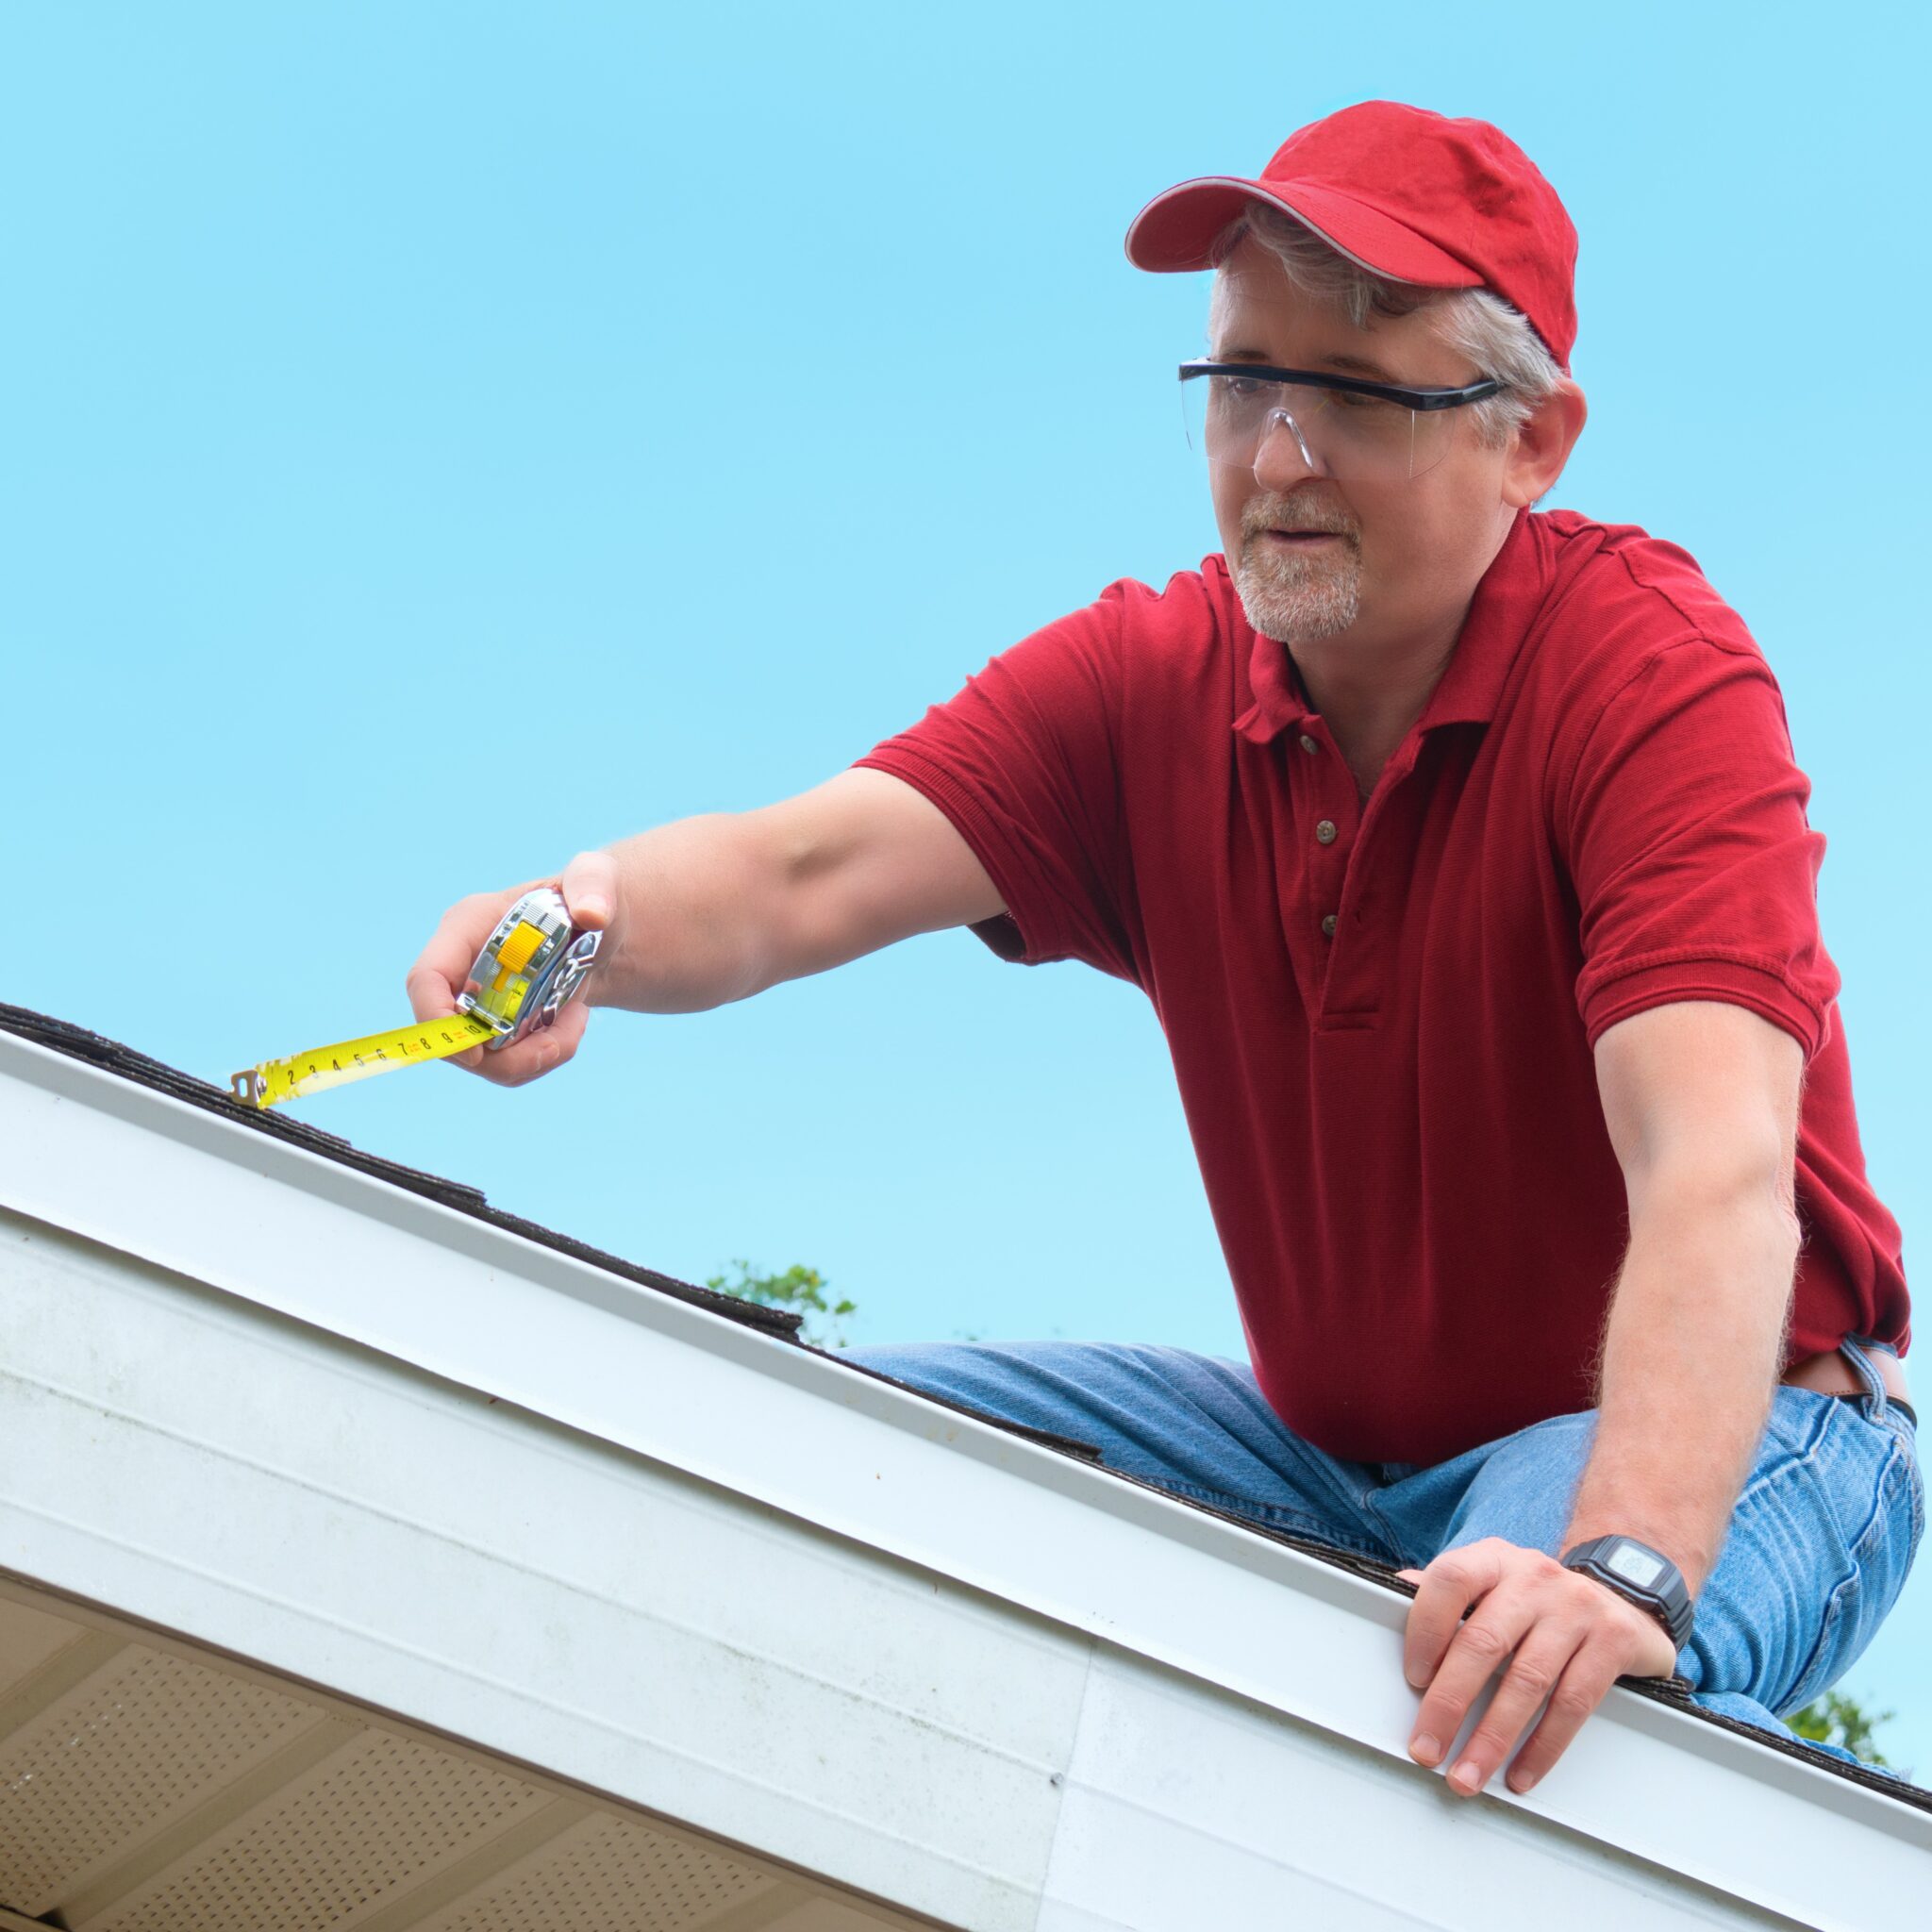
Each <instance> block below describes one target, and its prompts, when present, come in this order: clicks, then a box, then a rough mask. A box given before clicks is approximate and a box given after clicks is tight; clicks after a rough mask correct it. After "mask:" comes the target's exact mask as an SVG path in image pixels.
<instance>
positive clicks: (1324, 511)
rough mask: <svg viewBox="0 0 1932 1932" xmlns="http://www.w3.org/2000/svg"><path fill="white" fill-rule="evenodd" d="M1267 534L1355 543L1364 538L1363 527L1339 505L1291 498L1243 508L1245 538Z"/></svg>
mask: <svg viewBox="0 0 1932 1932" xmlns="http://www.w3.org/2000/svg"><path fill="white" fill-rule="evenodd" d="M1267 530H1294V531H1297V532H1304V533H1309V534H1313V533H1318V532H1319V533H1320V534H1322V535H1324V536H1330V537H1346V538H1347V539H1348V541H1350V542H1351V543H1354V542H1357V541H1359V539H1360V537H1361V526H1360V525H1358V524H1357V522H1356V520H1355V519H1354V518H1353V517H1352V516H1350V515H1349V514H1348V512H1347V511H1346V510H1344V509H1342V508H1341V507H1340V506H1339V505H1336V504H1325V503H1320V502H1317V501H1315V500H1314V499H1312V498H1306V499H1303V500H1302V501H1300V502H1297V501H1296V500H1295V498H1293V497H1291V496H1273V497H1268V496H1262V497H1257V498H1256V499H1255V500H1254V501H1253V502H1252V503H1248V504H1245V505H1243V506H1242V508H1241V535H1242V536H1243V537H1258V536H1260V535H1261V534H1262V533H1263V532H1264V531H1267Z"/></svg>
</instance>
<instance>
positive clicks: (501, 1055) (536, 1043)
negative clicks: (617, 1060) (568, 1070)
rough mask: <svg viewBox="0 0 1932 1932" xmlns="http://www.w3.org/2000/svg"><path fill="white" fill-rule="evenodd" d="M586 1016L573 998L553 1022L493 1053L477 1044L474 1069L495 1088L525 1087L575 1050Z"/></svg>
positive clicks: (587, 1009)
mask: <svg viewBox="0 0 1932 1932" xmlns="http://www.w3.org/2000/svg"><path fill="white" fill-rule="evenodd" d="M590 1018H591V1014H590V1008H588V1007H586V1006H585V1005H584V1004H583V1003H582V1002H581V1001H580V1000H573V1001H572V1002H571V1003H570V1005H569V1006H567V1007H565V1008H563V1010H562V1011H561V1012H560V1013H558V1017H557V1020H556V1022H555V1023H554V1024H551V1025H549V1026H544V1027H541V1028H540V1029H539V1030H538V1031H536V1032H534V1033H526V1034H525V1036H524V1037H523V1039H521V1040H519V1041H516V1042H515V1043H514V1044H513V1045H510V1046H506V1047H503V1048H501V1049H500V1050H498V1051H495V1052H491V1051H489V1050H487V1049H485V1048H483V1047H480V1046H479V1047H476V1048H475V1049H473V1050H474V1051H475V1054H476V1055H477V1058H478V1060H479V1065H478V1066H477V1069H476V1071H477V1072H478V1073H480V1074H482V1075H483V1077H484V1078H485V1079H486V1080H488V1081H489V1082H490V1083H491V1085H492V1086H495V1087H527V1086H528V1085H529V1083H530V1082H531V1081H532V1080H539V1079H541V1078H542V1076H543V1075H544V1074H549V1073H554V1072H555V1071H556V1070H557V1069H558V1067H560V1066H561V1065H562V1064H563V1063H564V1061H566V1060H567V1059H570V1058H572V1057H573V1056H574V1055H575V1053H576V1050H577V1045H578V1043H579V1041H582V1039H583V1037H584V1028H585V1027H586V1026H587V1025H588V1024H590ZM459 1058H461V1057H459Z"/></svg>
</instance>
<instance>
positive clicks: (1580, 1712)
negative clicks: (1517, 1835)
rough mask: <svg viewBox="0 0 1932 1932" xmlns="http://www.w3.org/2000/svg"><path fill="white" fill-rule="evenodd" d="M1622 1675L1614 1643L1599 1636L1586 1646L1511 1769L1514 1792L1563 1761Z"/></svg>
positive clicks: (1553, 1693)
mask: <svg viewBox="0 0 1932 1932" xmlns="http://www.w3.org/2000/svg"><path fill="white" fill-rule="evenodd" d="M1622 1674H1623V1670H1622V1658H1621V1657H1620V1654H1619V1652H1618V1650H1617V1647H1616V1645H1615V1644H1614V1643H1613V1642H1612V1641H1609V1640H1608V1639H1607V1638H1605V1637H1603V1636H1601V1635H1599V1636H1596V1637H1593V1638H1591V1639H1590V1640H1589V1641H1587V1642H1586V1643H1585V1644H1584V1645H1583V1647H1582V1649H1580V1650H1579V1651H1578V1652H1577V1653H1576V1655H1575V1656H1574V1657H1572V1658H1571V1659H1570V1662H1569V1664H1568V1666H1567V1667H1566V1668H1565V1669H1564V1671H1563V1673H1562V1674H1561V1675H1560V1676H1559V1677H1558V1678H1557V1683H1556V1688H1555V1689H1554V1690H1553V1691H1551V1692H1550V1703H1549V1707H1548V1709H1546V1710H1545V1711H1544V1712H1543V1721H1542V1723H1541V1724H1538V1725H1537V1727H1536V1729H1535V1730H1534V1731H1532V1732H1531V1733H1530V1736H1529V1742H1528V1743H1526V1744H1525V1745H1524V1747H1523V1749H1522V1750H1521V1751H1520V1752H1518V1753H1517V1756H1516V1762H1515V1763H1514V1764H1512V1765H1511V1766H1510V1767H1509V1775H1508V1777H1507V1780H1506V1782H1507V1784H1508V1787H1509V1789H1510V1790H1512V1791H1526V1790H1529V1789H1530V1787H1531V1786H1532V1785H1534V1784H1535V1783H1536V1782H1537V1781H1538V1780H1539V1779H1540V1778H1541V1777H1542V1776H1543V1775H1544V1774H1545V1773H1547V1772H1548V1770H1549V1768H1550V1767H1551V1765H1553V1764H1554V1763H1556V1761H1557V1758H1559V1757H1562V1755H1563V1753H1564V1752H1565V1751H1567V1750H1568V1749H1569V1748H1570V1742H1571V1740H1572V1739H1574V1737H1575V1735H1576V1733H1577V1732H1578V1731H1580V1730H1581V1729H1582V1728H1583V1721H1584V1719H1585V1718H1587V1717H1588V1716H1589V1715H1590V1714H1591V1711H1593V1710H1594V1709H1595V1708H1596V1707H1597V1706H1598V1705H1599V1704H1601V1703H1602V1702H1603V1701H1604V1699H1605V1698H1606V1697H1607V1696H1608V1695H1609V1691H1610V1686H1611V1685H1612V1684H1614V1683H1615V1682H1616V1681H1617V1679H1618V1677H1619V1676H1621V1675H1622Z"/></svg>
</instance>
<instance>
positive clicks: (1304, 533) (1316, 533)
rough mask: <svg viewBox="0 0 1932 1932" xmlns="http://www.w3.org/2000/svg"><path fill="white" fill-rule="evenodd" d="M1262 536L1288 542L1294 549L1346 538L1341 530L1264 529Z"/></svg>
mask: <svg viewBox="0 0 1932 1932" xmlns="http://www.w3.org/2000/svg"><path fill="white" fill-rule="evenodd" d="M1261 534H1262V536H1264V537H1266V538H1268V539H1270V540H1271V541H1274V542H1276V543H1286V544H1288V545H1289V546H1290V547H1291V548H1293V549H1306V548H1313V547H1315V546H1317V545H1320V544H1323V543H1341V542H1343V541H1346V540H1345V539H1344V538H1343V537H1342V535H1341V531H1340V530H1263V531H1262V532H1261Z"/></svg>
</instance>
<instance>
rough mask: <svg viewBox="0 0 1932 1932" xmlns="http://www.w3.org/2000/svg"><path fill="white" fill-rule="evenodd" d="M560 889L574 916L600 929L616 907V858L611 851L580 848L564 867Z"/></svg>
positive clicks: (607, 921)
mask: <svg viewBox="0 0 1932 1932" xmlns="http://www.w3.org/2000/svg"><path fill="white" fill-rule="evenodd" d="M560 890H561V891H562V893H563V903H564V904H565V905H566V906H567V907H569V908H570V916H571V918H572V920H573V921H574V922H575V924H578V925H582V926H589V927H590V928H591V929H592V930H593V931H601V930H602V929H603V928H604V927H605V926H607V925H608V924H610V921H611V917H612V915H613V914H614V913H615V912H616V910H617V860H616V859H615V858H612V857H611V856H610V854H609V853H608V852H579V853H578V854H577V856H576V857H575V858H573V859H572V860H571V862H570V863H569V864H568V865H567V866H565V867H564V869H563V878H562V880H561V881H560Z"/></svg>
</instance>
